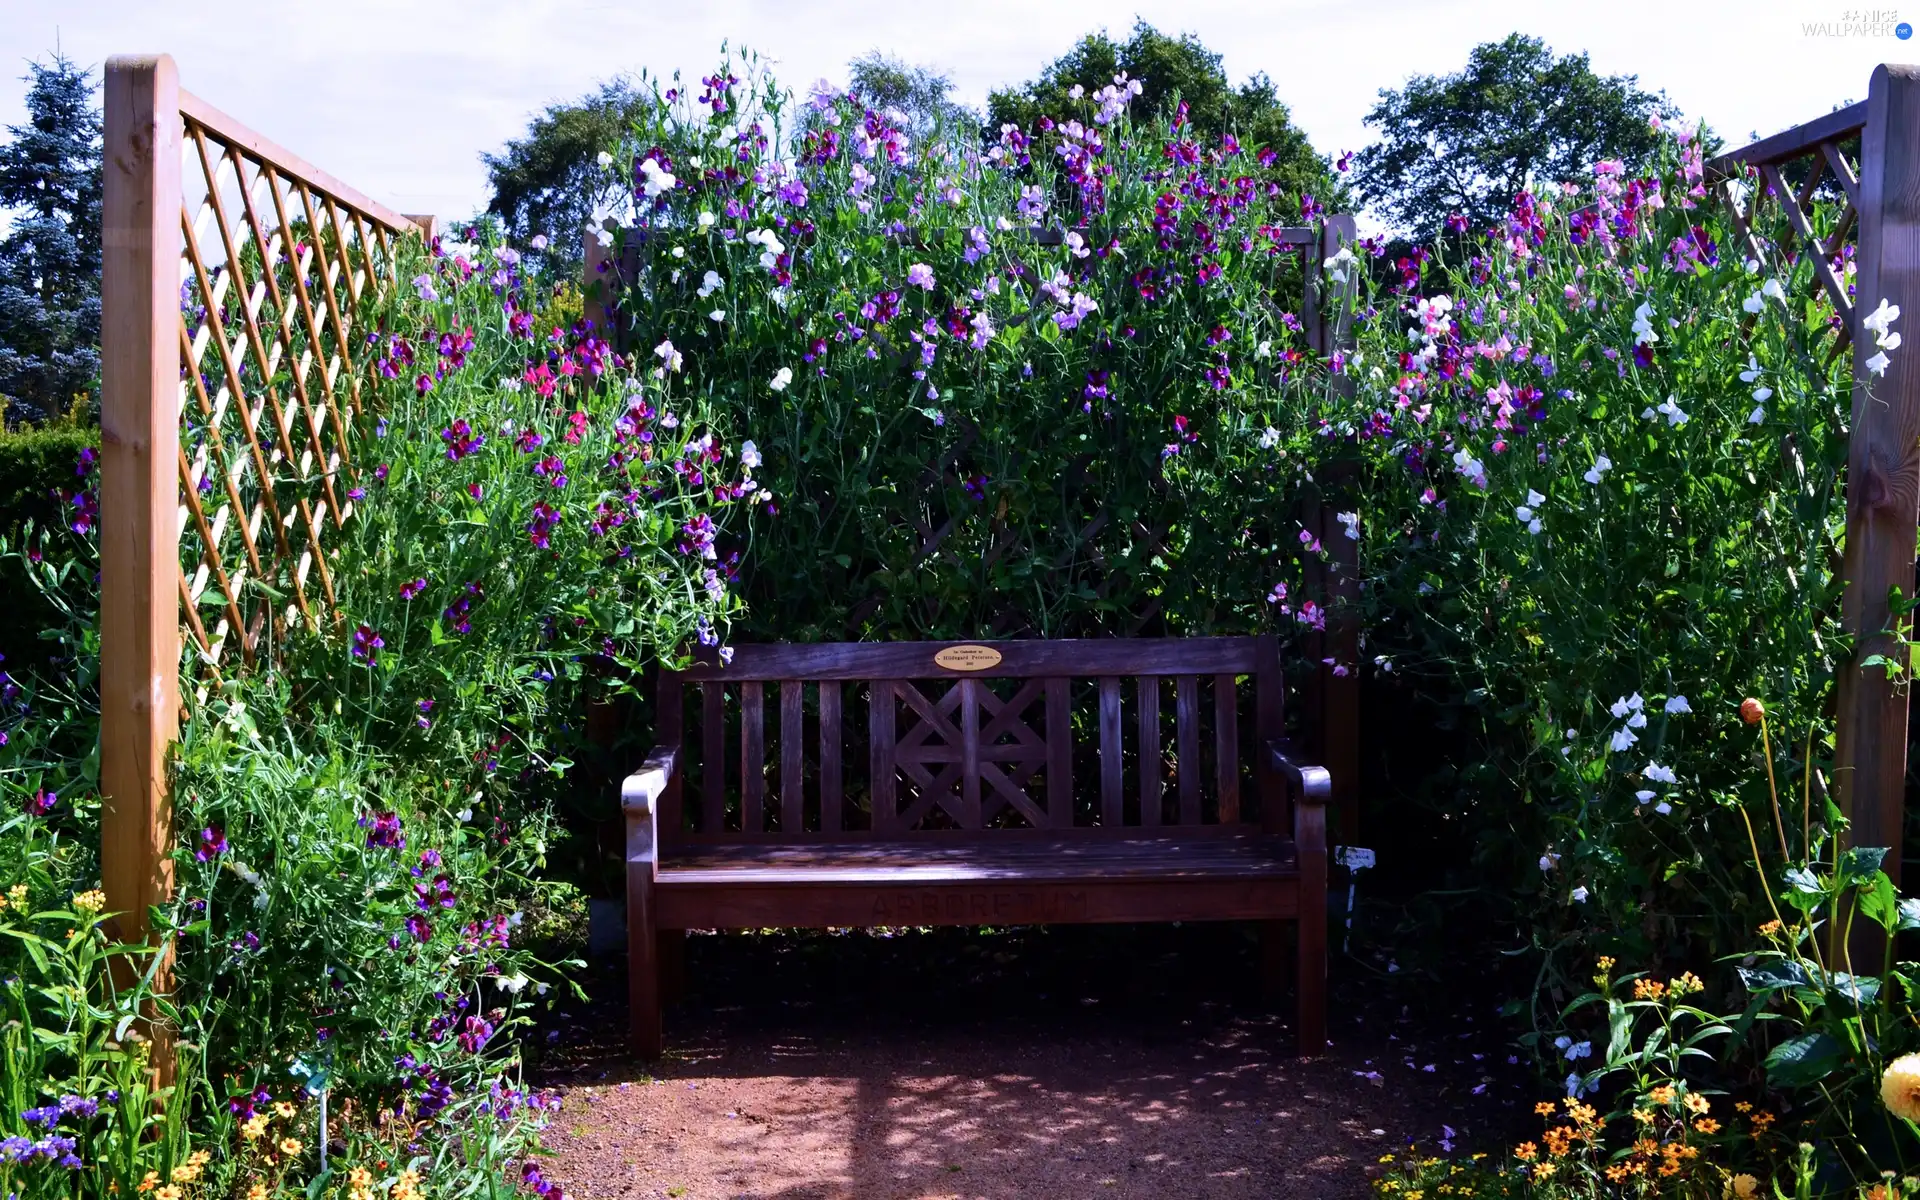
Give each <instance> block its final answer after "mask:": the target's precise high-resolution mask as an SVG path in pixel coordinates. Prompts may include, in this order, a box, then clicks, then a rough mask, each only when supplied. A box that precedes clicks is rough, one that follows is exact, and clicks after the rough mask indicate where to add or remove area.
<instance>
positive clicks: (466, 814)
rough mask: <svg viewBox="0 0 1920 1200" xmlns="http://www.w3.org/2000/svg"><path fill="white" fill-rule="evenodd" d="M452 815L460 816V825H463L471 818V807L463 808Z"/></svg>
mask: <svg viewBox="0 0 1920 1200" xmlns="http://www.w3.org/2000/svg"><path fill="white" fill-rule="evenodd" d="M453 815H454V816H456V817H458V818H460V823H461V824H462V825H465V824H466V823H467V822H468V821H471V820H473V810H472V809H471V808H463V809H461V810H460V811H459V812H457V813H455V814H453Z"/></svg>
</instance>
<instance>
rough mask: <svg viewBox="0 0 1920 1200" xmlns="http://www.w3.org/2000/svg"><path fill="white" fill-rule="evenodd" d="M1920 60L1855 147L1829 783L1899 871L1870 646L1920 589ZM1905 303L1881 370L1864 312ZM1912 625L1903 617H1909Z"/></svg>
mask: <svg viewBox="0 0 1920 1200" xmlns="http://www.w3.org/2000/svg"><path fill="white" fill-rule="evenodd" d="M1916 138H1920V67H1912V66H1885V65H1883V66H1880V67H1877V68H1875V70H1874V72H1873V80H1872V82H1871V83H1870V84H1869V85H1868V90H1867V127H1866V131H1865V133H1863V134H1862V136H1861V147H1860V167H1861V171H1860V202H1859V213H1860V238H1859V247H1858V251H1857V254H1856V257H1855V262H1856V263H1857V264H1858V275H1857V277H1856V278H1857V285H1858V290H1857V293H1856V296H1855V301H1854V313H1855V315H1854V323H1853V331H1852V332H1853V380H1854V382H1853V428H1852V434H1851V440H1850V442H1849V444H1848V450H1847V482H1846V488H1847V540H1846V560H1845V562H1844V564H1843V568H1842V570H1843V575H1844V578H1845V580H1846V592H1845V596H1844V600H1843V603H1842V610H1841V611H1842V622H1843V624H1844V627H1845V629H1846V631H1847V632H1848V633H1849V634H1851V635H1853V637H1854V639H1855V640H1854V656H1853V660H1852V661H1851V662H1849V663H1847V664H1846V665H1845V666H1844V667H1843V668H1842V671H1841V675H1840V689H1839V690H1840V694H1839V715H1838V724H1839V729H1838V745H1837V751H1836V754H1835V760H1834V785H1835V791H1836V794H1837V797H1838V799H1839V803H1840V807H1841V810H1842V811H1844V812H1845V813H1846V814H1847V816H1848V818H1849V819H1850V820H1851V821H1852V823H1853V824H1852V831H1851V834H1850V835H1849V840H1850V841H1851V842H1852V843H1853V844H1854V845H1858V846H1885V847H1888V848H1889V850H1890V853H1889V854H1888V855H1887V860H1886V869H1887V872H1888V874H1890V875H1892V876H1893V878H1894V882H1895V883H1896V884H1897V883H1898V882H1899V879H1900V846H1901V840H1902V838H1901V834H1902V820H1901V817H1902V805H1903V801H1904V797H1905V787H1906V774H1907V695H1906V689H1905V688H1904V687H1901V688H1896V687H1894V686H1893V685H1892V684H1891V683H1890V682H1889V681H1888V679H1887V674H1886V672H1885V671H1882V670H1880V669H1878V668H1871V669H1867V670H1862V669H1861V667H1860V666H1859V663H1860V661H1861V660H1862V659H1864V658H1865V657H1867V656H1868V655H1870V654H1875V653H1882V654H1892V653H1894V650H1895V648H1894V645H1893V639H1892V638H1891V637H1890V636H1889V635H1888V634H1886V633H1884V632H1883V631H1884V630H1886V629H1887V627H1888V612H1889V610H1888V607H1887V591H1888V589H1889V588H1893V587H1898V588H1899V589H1900V590H1901V592H1902V593H1907V594H1910V593H1911V592H1912V591H1913V587H1914V534H1915V521H1916V517H1917V516H1920V358H1916V355H1920V341H1914V340H1912V339H1911V335H1913V334H1914V333H1915V330H1914V329H1913V328H1912V323H1913V322H1920V155H1917V154H1916V153H1915V151H1914V140H1915V139H1916ZM1883 299H1884V300H1886V301H1887V302H1888V303H1889V304H1895V305H1898V306H1899V307H1900V309H1901V314H1902V315H1901V317H1900V320H1899V322H1898V323H1897V324H1896V325H1895V327H1894V329H1895V332H1899V331H1901V330H1902V329H1904V330H1905V332H1906V333H1907V334H1909V335H1910V339H1909V343H1908V345H1907V346H1904V347H1902V348H1900V349H1897V350H1894V351H1892V352H1891V353H1889V354H1888V356H1887V357H1888V359H1889V360H1890V365H1889V366H1888V367H1887V371H1886V374H1884V375H1879V376H1876V375H1873V374H1871V373H1870V372H1869V371H1868V370H1867V366H1866V364H1867V360H1868V359H1870V358H1872V357H1873V356H1874V355H1875V354H1877V353H1879V346H1878V345H1877V344H1876V342H1875V338H1874V336H1873V335H1872V334H1871V333H1870V332H1868V331H1867V330H1866V329H1865V328H1864V327H1863V326H1862V325H1861V323H1860V322H1861V320H1862V319H1864V318H1865V317H1866V316H1867V315H1868V314H1870V313H1872V312H1873V310H1874V309H1875V308H1877V307H1878V306H1879V304H1880V302H1881V300H1883ZM1904 623H1906V622H1903V624H1904Z"/></svg>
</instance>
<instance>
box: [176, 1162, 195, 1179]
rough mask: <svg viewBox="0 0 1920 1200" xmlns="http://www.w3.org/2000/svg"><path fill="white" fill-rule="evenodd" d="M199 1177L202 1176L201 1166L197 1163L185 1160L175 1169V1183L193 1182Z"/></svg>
mask: <svg viewBox="0 0 1920 1200" xmlns="http://www.w3.org/2000/svg"><path fill="white" fill-rule="evenodd" d="M198 1178H200V1167H199V1165H198V1164H197V1163H190V1162H184V1163H181V1164H180V1165H179V1166H177V1167H175V1168H174V1169H173V1181H174V1182H175V1183H192V1182H193V1181H194V1180H196V1179H198Z"/></svg>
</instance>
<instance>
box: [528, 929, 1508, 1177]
mask: <svg viewBox="0 0 1920 1200" xmlns="http://www.w3.org/2000/svg"><path fill="white" fill-rule="evenodd" d="M688 962H689V995H688V998H687V1000H686V1001H685V1002H684V1003H683V1004H681V1005H679V1006H678V1007H677V1008H676V1009H674V1010H671V1011H670V1013H669V1017H668V1024H667V1042H668V1055H667V1057H666V1059H665V1060H664V1061H662V1062H661V1063H658V1064H655V1065H654V1066H653V1068H652V1069H651V1071H650V1072H649V1071H648V1070H647V1069H645V1068H643V1067H642V1066H640V1065H638V1064H636V1063H634V1062H632V1061H631V1060H630V1059H629V1058H627V1056H626V1055H625V1054H624V1052H623V1051H622V1050H621V1049H620V1046H619V1039H620V1037H621V1034H622V1031H623V1022H624V1020H625V1013H624V1011H623V1010H622V1009H621V1007H620V1006H619V1005H618V1004H617V1003H613V1002H611V1001H610V1002H608V1003H606V1004H604V1005H596V1006H590V1007H586V1008H584V1009H583V1010H580V1011H573V1012H570V1013H568V1015H567V1016H566V1017H565V1018H563V1019H562V1020H561V1021H560V1022H559V1023H558V1024H557V1025H556V1026H555V1028H553V1029H552V1030H551V1031H549V1032H548V1033H547V1034H546V1037H547V1038H548V1039H549V1041H550V1050H549V1053H548V1054H547V1056H546V1058H545V1061H544V1062H543V1064H542V1067H541V1071H542V1073H543V1075H544V1078H545V1081H546V1082H547V1083H549V1084H552V1085H554V1086H557V1087H559V1088H560V1089H561V1091H562V1092H563V1095H564V1096H565V1107H564V1109H563V1111H562V1112H561V1113H560V1114H559V1116H557V1117H556V1118H555V1120H554V1123H553V1126H552V1128H551V1129H550V1130H549V1131H548V1134H547V1136H546V1139H545V1144H546V1147H547V1149H548V1150H549V1151H550V1152H551V1153H552V1154H553V1156H554V1157H553V1159H552V1162H551V1164H549V1165H548V1168H547V1174H548V1175H549V1176H550V1177H552V1178H553V1179H555V1180H557V1181H559V1182H561V1183H562V1184H563V1185H564V1186H565V1188H566V1191H567V1192H568V1193H569V1194H570V1195H574V1196H579V1197H582V1198H583V1200H621V1198H624V1197H657V1196H668V1197H682V1196H684V1197H695V1198H702V1200H705V1198H719V1197H729V1198H732V1197H739V1198H747V1197H752V1198H755V1200H776V1198H777V1200H803V1198H804V1200H827V1198H836V1200H837V1198H840V1197H849V1198H856V1197H857V1198H859V1200H881V1198H888V1200H891V1198H901V1200H909V1198H910V1200H922V1198H927V1200H931V1198H935V1197H953V1198H965V1200H976V1198H977V1200H988V1198H993V1200H998V1198H1000V1197H1048V1198H1050V1200H1069V1198H1076V1197H1083V1196H1084V1197H1101V1196H1111V1197H1155V1198H1156V1200H1158V1198H1169V1200H1171V1198H1177V1197H1313V1198H1322V1197H1325V1198H1335V1197H1347V1196H1363V1195H1365V1194H1366V1193H1367V1170H1368V1168H1369V1167H1372V1166H1373V1165H1374V1164H1375V1163H1376V1162H1377V1161H1378V1159H1379V1157H1380V1155H1381V1154H1383V1153H1386V1152H1388V1151H1390V1150H1396V1149H1402V1148H1405V1147H1406V1146H1408V1145H1409V1144H1410V1143H1415V1142H1418V1143H1422V1144H1425V1145H1428V1146H1437V1145H1438V1144H1440V1143H1441V1142H1442V1141H1446V1142H1448V1143H1452V1142H1454V1141H1455V1140H1456V1139H1464V1138H1468V1137H1470V1136H1472V1135H1474V1134H1476V1133H1478V1134H1482V1135H1483V1136H1484V1135H1485V1134H1486V1133H1489V1132H1493V1131H1497V1130H1498V1129H1499V1128H1500V1127H1501V1126H1502V1125H1503V1123H1506V1122H1509V1121H1510V1120H1511V1116H1512V1113H1513V1112H1514V1105H1515V1104H1516V1102H1517V1101H1518V1100H1520V1099H1525V1098H1527V1096H1526V1093H1525V1091H1524V1084H1525V1080H1526V1075H1525V1072H1524V1070H1523V1069H1522V1068H1520V1067H1518V1066H1517V1065H1514V1064H1511V1063H1509V1062H1508V1061H1507V1055H1506V1053H1505V1051H1504V1049H1503V1048H1502V1047H1503V1045H1504V1042H1503V1039H1502V1037H1501V1036H1500V1035H1499V1034H1498V1033H1497V1032H1496V1031H1495V1030H1494V1029H1492V1028H1488V1029H1485V1030H1484V1031H1477V1030H1476V1029H1475V1028H1474V1027H1473V1025H1472V1022H1471V1021H1470V1020H1468V1019H1465V1018H1461V1019H1458V1020H1455V1021H1452V1022H1435V1021H1432V1020H1430V1019H1424V1018H1428V1017H1430V1016H1431V1014H1420V1015H1418V1016H1416V1014H1415V1013H1414V1012H1413V1011H1411V1009H1412V1007H1413V1006H1410V1005H1409V1006H1401V1007H1398V1008H1396V1007H1394V1006H1391V1005H1388V1004H1384V1003H1381V1002H1380V998H1381V994H1382V992H1383V991H1384V989H1382V988H1380V987H1379V986H1378V985H1377V984H1375V983H1374V982H1373V981H1370V980H1367V979H1364V978H1341V977H1339V976H1336V990H1335V995H1336V1004H1335V1005H1334V1010H1335V1014H1336V1016H1335V1024H1334V1042H1335V1045H1334V1048H1333V1051H1332V1053H1331V1054H1329V1055H1328V1056H1327V1057H1325V1058H1321V1059H1316V1060H1312V1061H1302V1060H1300V1059H1297V1058H1295V1057H1293V1055H1292V1053H1291V1044H1292V1030H1291V1027H1290V1021H1289V1019H1288V1014H1287V1012H1286V1011H1285V1006H1284V1005H1281V1006H1278V1007H1279V1008H1280V1010H1281V1011H1279V1012H1272V1011H1269V1009H1270V1008H1271V1007H1274V1006H1270V1005H1268V1004H1266V1003H1264V1002H1263V1001H1262V1000H1261V998H1260V997H1259V996H1258V994H1257V992H1256V990H1255V988H1254V986H1253V985H1254V967H1253V950H1252V939H1251V937H1250V936H1249V935H1248V933H1247V931H1245V930H1241V929H1238V928H1236V927H1232V926H1187V927H1184V928H1161V929H1139V930H1132V929H1128V930H1085V929H1051V930H1015V931H1006V932H1003V933H1000V934H997V935H996V934H991V933H980V932H972V931H960V930H947V931H933V932H929V933H921V934H906V935H902V936H898V937H892V938H888V937H882V936H876V935H872V934H866V933H854V934H848V935H843V936H838V937H835V936H827V935H817V934H816V935H806V934H780V935H728V936H724V937H722V936H707V937H700V936H696V937H693V938H691V939H690V945H689V950H688ZM618 971H619V964H610V965H609V966H608V968H607V969H606V970H605V972H604V974H603V976H602V977H601V979H600V980H599V984H600V986H598V987H597V988H595V989H594V990H595V991H596V992H599V993H603V994H609V995H613V994H616V993H617V991H618V989H619V986H620V976H619V974H618ZM576 1008H579V1006H576Z"/></svg>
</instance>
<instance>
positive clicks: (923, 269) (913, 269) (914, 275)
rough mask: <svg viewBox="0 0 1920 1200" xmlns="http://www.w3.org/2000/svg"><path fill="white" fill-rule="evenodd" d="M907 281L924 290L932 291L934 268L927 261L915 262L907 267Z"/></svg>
mask: <svg viewBox="0 0 1920 1200" xmlns="http://www.w3.org/2000/svg"><path fill="white" fill-rule="evenodd" d="M907 282H908V283H909V284H911V285H912V286H914V287H917V288H920V289H921V290H923V291H929V292H930V291H932V290H933V268H932V267H930V266H928V265H927V264H926V263H914V264H913V265H912V266H910V267H908V268H907Z"/></svg>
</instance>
